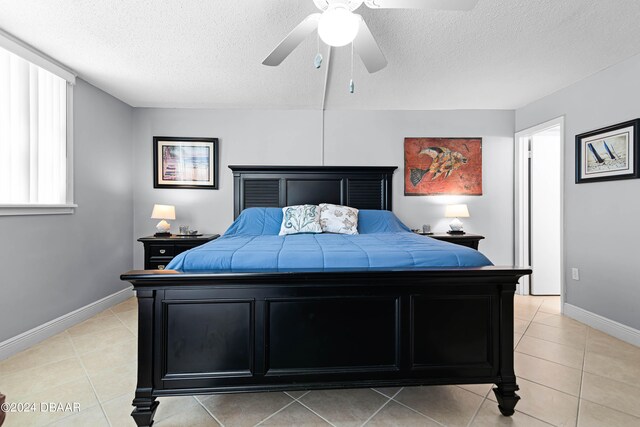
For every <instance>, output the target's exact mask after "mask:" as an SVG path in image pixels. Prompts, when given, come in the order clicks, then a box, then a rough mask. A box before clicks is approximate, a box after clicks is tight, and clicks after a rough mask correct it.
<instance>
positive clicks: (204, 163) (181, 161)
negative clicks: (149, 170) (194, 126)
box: [153, 136, 219, 190]
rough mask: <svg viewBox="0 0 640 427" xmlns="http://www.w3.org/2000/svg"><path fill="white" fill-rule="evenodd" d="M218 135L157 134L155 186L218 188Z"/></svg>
mask: <svg viewBox="0 0 640 427" xmlns="http://www.w3.org/2000/svg"><path fill="white" fill-rule="evenodd" d="M218 158H219V147H218V138H191V137H187V138H185V137H172V136H154V137H153V188H183V189H184V188H187V189H199V190H217V189H218V169H219V168H218Z"/></svg>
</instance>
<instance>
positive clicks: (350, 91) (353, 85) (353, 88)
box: [349, 42, 356, 93]
mask: <svg viewBox="0 0 640 427" xmlns="http://www.w3.org/2000/svg"><path fill="white" fill-rule="evenodd" d="M355 91H356V86H355V84H354V83H353V42H351V79H350V80H349V93H354V92H355Z"/></svg>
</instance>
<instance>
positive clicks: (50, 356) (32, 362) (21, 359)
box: [0, 332, 75, 375]
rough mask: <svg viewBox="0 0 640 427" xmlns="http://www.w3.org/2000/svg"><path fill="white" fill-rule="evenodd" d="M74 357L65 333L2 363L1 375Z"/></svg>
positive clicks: (0, 367) (0, 365)
mask: <svg viewBox="0 0 640 427" xmlns="http://www.w3.org/2000/svg"><path fill="white" fill-rule="evenodd" d="M74 356H75V353H74V351H73V346H72V345H71V340H70V339H69V335H68V334H67V333H66V332H63V333H61V334H58V335H54V336H53V337H51V338H48V339H46V340H44V341H42V342H41V343H39V344H36V345H35V346H33V347H31V348H28V349H26V350H24V351H21V352H20V353H18V354H16V355H14V356H12V357H10V358H8V359H5V360H3V361H0V375H9V374H12V373H16V372H18V371H23V370H26V369H31V368H35V367H38V366H42V365H46V364H48V363H52V362H57V361H60V360H64V359H69V358H72V357H74Z"/></svg>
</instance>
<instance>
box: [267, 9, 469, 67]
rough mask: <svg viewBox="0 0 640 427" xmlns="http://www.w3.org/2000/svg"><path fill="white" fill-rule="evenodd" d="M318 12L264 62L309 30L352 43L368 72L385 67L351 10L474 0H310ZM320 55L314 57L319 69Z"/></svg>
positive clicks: (276, 59) (332, 41)
mask: <svg viewBox="0 0 640 427" xmlns="http://www.w3.org/2000/svg"><path fill="white" fill-rule="evenodd" d="M313 2H314V3H315V5H316V6H317V7H318V9H320V10H321V11H322V13H312V14H311V15H309V16H307V17H306V18H305V19H304V20H303V21H302V22H301V23H300V24H298V26H297V27H295V28H294V29H293V31H291V32H290V33H289V35H287V37H285V38H284V40H282V42H280V44H279V45H278V46H277V47H276V48H275V49H274V50H273V52H271V53H270V54H269V56H267V57H266V58H265V60H264V61H262V63H263V64H264V65H270V66H277V65H280V63H282V61H284V60H285V58H286V57H287V56H289V54H290V53H291V52H293V51H294V49H295V48H296V47H298V45H300V43H302V42H303V41H304V40H305V39H306V38H307V37H308V36H309V35H310V34H311V33H313V32H314V31H316V30H317V31H318V36H319V37H320V39H322V41H323V42H325V43H326V44H328V45H329V46H335V47H340V46H346V45H348V44H349V43H352V42H353V49H354V50H355V52H356V53H357V54H358V55H360V58H361V59H362V62H363V63H364V65H365V67H366V68H367V70H368V71H369V72H370V73H375V72H376V71H380V70H382V69H383V68H384V67H386V66H387V59H386V58H385V57H384V54H383V53H382V51H381V50H380V47H379V46H378V43H376V40H375V38H374V37H373V34H372V33H371V30H369V27H368V26H367V24H366V22H365V21H364V19H363V18H362V16H360V15H358V14H355V13H353V11H354V10H356V9H358V8H359V7H360V6H362V3H364V4H365V5H366V6H367V7H369V8H371V9H440V10H471V9H473V8H474V7H475V6H476V4H477V3H478V0H313ZM321 63H322V56H321V55H320V54H318V55H317V56H316V59H315V65H316V68H320V64H321Z"/></svg>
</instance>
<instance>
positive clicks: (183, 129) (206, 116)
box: [132, 108, 322, 268]
mask: <svg viewBox="0 0 640 427" xmlns="http://www.w3.org/2000/svg"><path fill="white" fill-rule="evenodd" d="M321 125H322V116H321V113H320V112H318V111H310V110H301V111H298V110H280V111H278V110H197V109H148V108H143V109H135V112H134V133H133V145H134V146H133V150H134V165H135V168H134V175H133V192H134V233H133V235H132V236H133V238H134V239H133V240H134V242H133V247H134V266H135V267H136V268H142V267H143V265H144V261H143V256H144V251H143V250H142V244H141V243H138V242H136V241H135V240H136V239H137V238H139V237H142V236H148V235H152V234H153V233H154V232H155V224H156V223H157V222H158V221H157V220H152V219H150V218H149V217H150V216H151V209H152V208H153V205H154V203H161V204H170V205H175V206H176V220H175V221H171V222H172V231H174V232H175V231H177V229H178V226H179V225H180V224H189V225H190V226H191V228H195V229H197V230H200V231H203V232H205V233H219V234H222V233H223V232H224V231H225V230H226V229H227V227H229V225H230V224H231V222H232V221H233V175H232V173H231V170H230V169H229V168H228V165H233V164H236V165H238V164H240V165H242V164H247V165H260V164H264V165H279V164H290V165H314V164H318V162H319V161H320V135H321ZM154 136H195V137H217V138H219V139H220V171H219V179H220V185H219V190H177V189H154V188H153V172H152V171H153V137H154Z"/></svg>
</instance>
